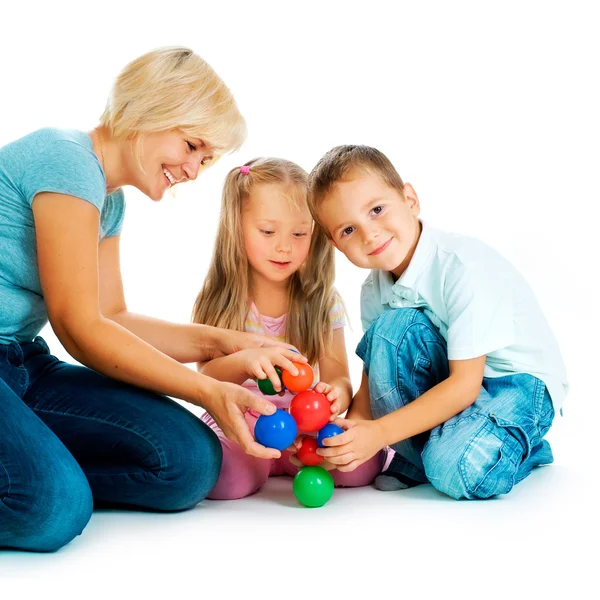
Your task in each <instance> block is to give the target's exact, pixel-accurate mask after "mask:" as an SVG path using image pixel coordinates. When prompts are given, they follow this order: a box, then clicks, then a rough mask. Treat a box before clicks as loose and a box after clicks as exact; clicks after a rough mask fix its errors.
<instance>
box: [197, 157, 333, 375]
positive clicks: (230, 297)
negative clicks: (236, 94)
mask: <svg viewBox="0 0 600 600" xmlns="http://www.w3.org/2000/svg"><path fill="white" fill-rule="evenodd" d="M244 166H246V167H250V170H249V171H248V172H247V174H245V173H244V172H242V171H241V170H240V167H236V168H235V169H232V170H231V171H229V173H228V174H227V177H226V179H225V186H224V188H223V197H222V202H221V218H220V223H219V228H218V232H217V238H216V242H215V248H214V253H213V257H212V262H211V265H210V267H209V270H208V274H207V276H206V279H205V281H204V286H203V287H202V290H201V291H200V293H199V294H198V297H197V298H196V302H195V304H194V310H193V315H192V318H193V321H194V322H196V323H204V324H206V325H213V326H215V327H224V328H226V329H235V330H237V331H244V326H245V321H246V316H247V314H248V310H249V302H250V288H249V283H250V266H249V263H248V259H247V257H246V253H245V250H244V248H245V246H244V236H243V231H242V210H243V208H244V204H245V203H246V202H248V200H249V198H250V194H251V192H252V189H253V188H254V187H255V186H257V185H264V184H272V183H279V184H282V185H284V186H286V187H287V188H288V189H289V190H290V191H291V194H289V196H288V197H287V199H288V201H290V202H292V203H294V204H295V205H297V206H299V205H300V204H299V203H300V202H301V203H305V202H306V182H307V179H308V174H307V173H306V171H304V170H303V169H302V168H301V167H299V166H298V165H296V164H294V163H293V162H290V161H288V160H283V159H278V158H257V159H254V160H251V161H249V162H247V163H246V164H245V165H244ZM244 171H247V170H246V169H244ZM333 252H334V251H333V247H332V245H331V244H330V243H329V241H328V239H327V237H326V236H325V234H324V232H323V231H322V230H321V228H320V227H318V228H315V229H314V230H313V232H312V236H311V241H310V249H309V252H308V257H307V259H306V262H305V263H304V265H303V266H302V267H301V268H300V269H299V270H298V271H296V272H295V273H294V274H293V275H292V276H291V278H290V287H289V298H290V303H289V308H288V316H287V322H286V323H287V326H286V334H285V337H286V341H287V342H288V343H290V344H293V345H294V346H296V348H298V349H299V350H300V351H301V352H302V353H303V354H304V355H305V356H306V357H307V358H308V360H309V362H310V364H313V365H314V364H315V363H316V362H317V361H318V360H319V358H320V357H322V356H323V355H324V354H325V353H327V352H329V351H330V350H331V342H332V337H333V332H332V329H331V323H330V315H329V312H330V310H331V308H332V306H333V303H334V300H335V297H334V295H335V291H334V289H333V283H334V279H335V262H334V253H333Z"/></svg>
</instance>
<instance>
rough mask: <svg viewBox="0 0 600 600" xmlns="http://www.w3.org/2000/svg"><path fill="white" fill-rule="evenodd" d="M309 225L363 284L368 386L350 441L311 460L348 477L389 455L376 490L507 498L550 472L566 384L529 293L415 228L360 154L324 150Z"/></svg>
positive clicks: (491, 255)
mask: <svg viewBox="0 0 600 600" xmlns="http://www.w3.org/2000/svg"><path fill="white" fill-rule="evenodd" d="M309 206H310V209H311V212H312V214H313V217H314V219H315V221H316V222H317V223H318V224H319V225H320V226H321V227H323V228H324V229H325V231H326V232H327V234H328V235H329V237H330V239H331V242H332V243H333V244H334V245H335V247H336V248H338V249H339V250H340V251H341V252H343V253H344V254H345V255H346V256H347V257H348V259H349V260H350V261H351V262H352V263H354V264H355V265H357V266H358V267H362V268H365V269H371V273H370V274H369V276H368V277H367V279H366V281H365V282H364V284H363V287H362V295H361V318H362V324H363V329H364V331H365V335H364V337H363V338H362V340H361V341H360V343H359V345H358V348H357V350H356V352H357V354H358V355H359V356H360V357H361V359H362V360H363V362H364V371H363V379H362V383H361V386H360V389H359V390H358V392H357V394H356V396H355V397H354V400H353V403H352V406H351V407H350V409H349V411H348V414H347V416H346V419H345V420H344V419H340V420H339V423H338V424H340V425H342V427H343V428H344V429H345V430H346V431H345V432H344V433H343V434H340V435H338V436H335V437H332V438H328V439H327V440H326V441H325V442H324V445H325V446H326V448H324V449H323V450H320V451H319V453H320V454H322V455H323V456H325V457H326V458H327V459H328V461H329V462H330V463H332V464H333V465H335V466H336V467H337V468H339V469H340V471H351V470H353V469H355V468H356V467H357V466H358V465H360V464H361V463H363V462H364V461H366V460H368V459H369V458H370V457H372V456H373V455H374V454H375V453H376V452H378V451H379V450H380V449H381V448H383V447H385V446H386V445H389V446H391V447H392V448H393V449H394V450H395V451H396V454H395V456H394V459H393V460H392V463H391V464H390V466H389V468H388V469H387V471H385V474H384V475H380V476H379V477H378V481H377V486H378V487H379V488H380V489H402V488H406V487H411V486H413V485H417V484H419V483H425V482H431V483H432V484H433V485H434V486H435V487H436V488H437V489H438V490H440V491H441V492H443V493H445V494H448V495H449V496H451V497H453V498H457V499H459V498H469V499H474V498H489V497H491V496H495V495H498V494H506V493H508V492H509V491H510V490H511V489H512V487H513V486H514V485H515V484H517V483H518V482H519V481H521V480H523V479H524V478H525V477H527V476H528V475H529V474H530V473H531V470H532V468H533V467H536V466H539V465H543V464H549V463H551V462H552V461H553V457H552V452H551V450H550V445H549V444H548V442H547V441H546V440H544V439H543V438H544V435H545V434H546V432H547V431H548V429H549V428H550V425H551V424H552V420H553V418H554V414H555V410H556V411H558V410H559V409H560V407H561V406H562V403H563V400H564V398H565V395H566V393H567V389H568V384H567V378H566V373H565V368H564V365H563V361H562V358H561V355H560V351H559V349H558V345H557V343H556V340H555V338H554V336H553V334H552V332H551V331H550V328H549V326H548V323H547V322H546V320H545V318H544V316H543V314H542V312H541V309H540V307H539V305H538V303H537V301H536V299H535V297H534V295H533V293H532V291H531V289H530V288H529V286H528V284H527V283H526V282H525V280H524V279H523V278H522V276H521V275H520V274H519V273H518V272H517V271H516V269H515V268H514V267H512V265H510V264H509V263H508V261H506V260H505V259H504V258H503V257H502V256H500V254H499V253H498V252H496V251H495V250H493V249H492V248H490V247H489V246H487V245H485V244H483V243H482V242H480V241H478V240H475V239H472V238H468V237H465V236H462V235H455V234H450V233H445V232H443V231H439V230H436V229H434V228H432V227H430V226H429V225H427V224H426V223H423V222H422V221H420V220H419V218H418V217H419V212H420V207H419V199H418V197H417V194H416V192H415V190H414V189H413V187H412V186H411V185H410V184H408V183H407V184H404V183H403V182H402V180H401V178H400V176H399V175H398V173H397V172H396V170H395V169H394V167H393V165H392V164H391V163H390V161H389V160H388V159H387V158H386V157H385V156H384V155H383V154H382V153H381V152H379V151H378V150H376V149H374V148H369V147H366V146H338V147H336V148H333V149H332V150H331V151H329V152H328V153H327V154H326V155H325V156H324V157H323V158H322V159H321V160H320V161H319V163H318V164H317V166H316V167H315V168H314V169H313V171H312V173H311V175H310V178H309Z"/></svg>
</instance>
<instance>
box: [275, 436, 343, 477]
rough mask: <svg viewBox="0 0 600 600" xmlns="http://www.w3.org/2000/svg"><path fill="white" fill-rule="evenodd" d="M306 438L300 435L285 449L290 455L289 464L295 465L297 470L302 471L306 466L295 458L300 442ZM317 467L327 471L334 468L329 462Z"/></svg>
mask: <svg viewBox="0 0 600 600" xmlns="http://www.w3.org/2000/svg"><path fill="white" fill-rule="evenodd" d="M305 437H308V436H306V435H300V436H298V437H297V438H296V439H295V440H294V443H293V444H292V445H291V446H290V447H289V448H286V450H287V452H289V453H290V462H291V463H292V464H293V465H296V466H297V467H298V468H299V469H303V468H304V467H305V466H306V465H305V464H304V463H302V462H300V460H298V457H297V456H296V454H298V450H299V449H300V446H301V445H302V440H303V439H304V438H305ZM319 467H323V468H324V469H326V470H327V471H333V469H335V468H336V466H335V465H333V464H331V463H330V462H329V461H327V460H324V461H323V462H322V463H321V464H320V465H319Z"/></svg>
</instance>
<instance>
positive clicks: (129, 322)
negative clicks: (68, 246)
mask: <svg viewBox="0 0 600 600" xmlns="http://www.w3.org/2000/svg"><path fill="white" fill-rule="evenodd" d="M98 269H99V270H98V274H99V283H100V285H99V293H100V312H101V313H102V315H103V316H105V317H106V318H107V319H110V320H111V321H114V322H115V323H118V324H119V325H121V326H122V327H124V328H125V329H128V330H129V331H131V332H132V333H133V334H135V335H136V336H137V337H139V338H141V339H142V340H144V341H146V342H148V343H149V344H150V345H151V346H154V347H155V348H156V349H157V350H160V351H161V352H162V353H164V354H166V355H167V356H170V357H171V358H173V359H175V360H176V361H178V362H180V363H193V362H197V361H206V360H210V359H212V358H215V357H217V356H222V355H226V354H231V353H233V352H237V351H238V350H242V349H244V348H259V347H267V346H275V347H282V348H283V347H285V348H289V344H283V343H282V342H277V341H276V340H274V339H273V338H269V337H267V336H262V335H256V334H250V333H243V332H239V331H232V330H229V329H218V328H216V327H210V326H208V325H199V324H196V323H194V324H179V323H169V322H168V321H162V320H160V319H155V318H152V317H147V316H144V315H138V314H136V313H132V312H129V311H128V310H127V304H126V302H125V294H124V292H123V280H122V277H121V269H120V251H119V236H114V237H110V238H107V239H105V240H103V241H102V242H101V243H100V246H99V250H98ZM230 381H231V380H230Z"/></svg>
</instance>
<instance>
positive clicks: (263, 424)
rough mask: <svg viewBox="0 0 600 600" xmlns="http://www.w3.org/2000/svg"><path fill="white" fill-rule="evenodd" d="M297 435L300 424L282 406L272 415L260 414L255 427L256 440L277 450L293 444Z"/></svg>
mask: <svg viewBox="0 0 600 600" xmlns="http://www.w3.org/2000/svg"><path fill="white" fill-rule="evenodd" d="M297 435H298V426H297V425H296V421H294V417H292V415H290V413H288V412H287V411H285V410H283V409H281V408H278V409H277V410H276V411H275V413H274V414H272V415H268V416H267V415H260V417H258V419H257V421H256V426H255V427H254V437H255V438H256V441H257V442H258V443H259V444H262V445H263V446H266V447H267V448H276V449H277V450H285V449H286V448H288V447H289V446H291V445H292V442H293V441H294V440H295V439H296V436H297Z"/></svg>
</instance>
